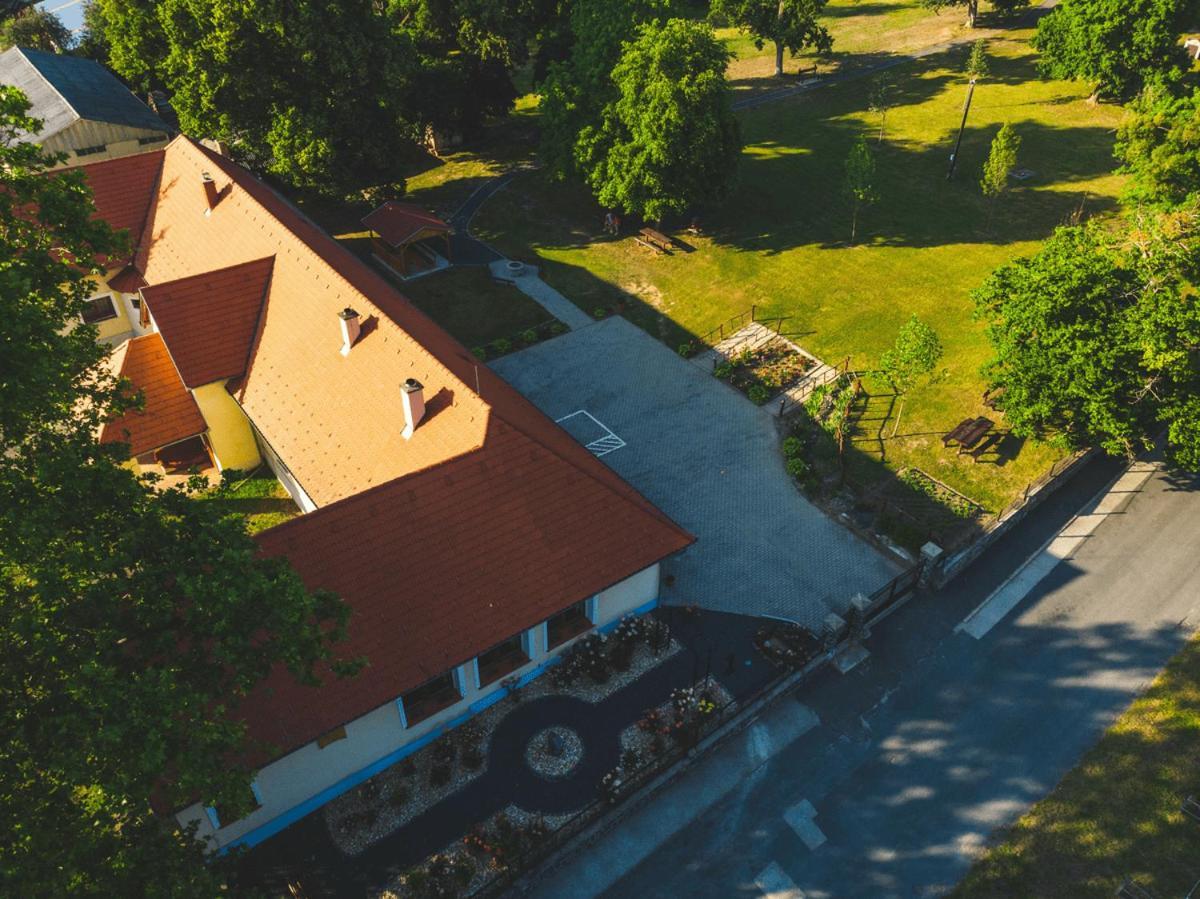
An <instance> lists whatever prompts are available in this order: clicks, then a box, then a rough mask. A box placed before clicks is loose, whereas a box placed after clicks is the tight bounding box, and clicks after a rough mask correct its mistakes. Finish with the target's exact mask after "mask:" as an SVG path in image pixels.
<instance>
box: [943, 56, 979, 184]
mask: <svg viewBox="0 0 1200 899" xmlns="http://www.w3.org/2000/svg"><path fill="white" fill-rule="evenodd" d="M974 96H975V79H974V78H972V79H971V83H970V84H969V85H968V86H967V102H966V103H964V104H963V114H962V124H961V125H959V126H958V140H956V141H955V142H954V152H953V153H951V154H950V171H948V172H946V180H947V181H949V180H951V179H952V178H953V177H954V169H955V167H956V166H957V165H958V151H959V150H960V149H962V139H963V132H964V131H966V130H967V113H969V112H970V111H971V98H972V97H974Z"/></svg>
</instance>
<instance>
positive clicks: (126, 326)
mask: <svg viewBox="0 0 1200 899" xmlns="http://www.w3.org/2000/svg"><path fill="white" fill-rule="evenodd" d="M119 270H120V269H114V270H113V271H111V272H107V273H105V276H104V280H101V279H99V278H92V292H91V294H89V296H93V297H95V296H101V295H103V294H106V293H107V294H111V295H112V305H113V309H115V310H116V312H117V317H116V318H109V319H105V320H104V321H102V322H97V323H96V327H97V328H98V329H99V331H100V335H99V338H98V339H99V340H101V341H107V340H111V339H112V338H113V337H116V336H117V335H118V334H127V333H129V332H130V331H132V330H133V325H132V324H131V323H130V321H129V314H128V312H127V311H126V309H125V301H124V300H123V299H122V298H121V294H119V293H118V292H117V291H115V290H111V289H110V288H109V286H108V283H107V282H108V279H109V278H111V277H113V276H114V275H116V273H117V272H118V271H119Z"/></svg>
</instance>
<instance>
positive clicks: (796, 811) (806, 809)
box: [783, 799, 825, 851]
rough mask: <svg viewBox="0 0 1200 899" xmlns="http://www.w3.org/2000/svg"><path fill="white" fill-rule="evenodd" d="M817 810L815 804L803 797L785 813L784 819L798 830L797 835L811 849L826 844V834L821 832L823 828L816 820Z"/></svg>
mask: <svg viewBox="0 0 1200 899" xmlns="http://www.w3.org/2000/svg"><path fill="white" fill-rule="evenodd" d="M816 817H817V810H816V809H815V808H813V804H812V803H811V802H809V801H808V800H807V799H801V800H800V801H799V802H797V803H796V804H795V805H793V806H792V807H791V808H789V809H788V810H787V811H786V812H784V813H783V820H784V821H786V822H787V824H788V827H790V828H791V829H792V830H794V831H796V836H798V837H799V838H800V840H801V841H802V842H803V843H804V845H805V846H807V847H808V848H809V850H810V851H811V850H814V849H820V848H821V847H822V846H823V845H825V834H824V833H822V832H821V828H819V827H817V823H816V821H814V820H813V819H814V818H816Z"/></svg>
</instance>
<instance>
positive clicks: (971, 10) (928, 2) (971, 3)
mask: <svg viewBox="0 0 1200 899" xmlns="http://www.w3.org/2000/svg"><path fill="white" fill-rule="evenodd" d="M921 5H922V6H924V7H925V8H926V9H932V10H933V11H934V12H936V13H939V14H940V13H941V11H942V10H943V9H947V8H949V7H951V6H965V7H966V8H967V27H968V28H974V27H975V23H976V21H977V20H978V19H979V0H921Z"/></svg>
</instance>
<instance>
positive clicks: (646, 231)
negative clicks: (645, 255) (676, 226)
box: [638, 228, 675, 253]
mask: <svg viewBox="0 0 1200 899" xmlns="http://www.w3.org/2000/svg"><path fill="white" fill-rule="evenodd" d="M638 234H640V235H642V237H643V238H645V240H646V242H647V243H649V244H651V245H652V246H653V247H655V249H658V250H661V251H662V252H664V253H670V252H671V250H672V249H674V247H675V241H673V240H671V238H669V237H667V235H665V234H663V233H662V232H661V231H655V230H654V229H653V228H643V229H642V230H641V231H639V232H638Z"/></svg>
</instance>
